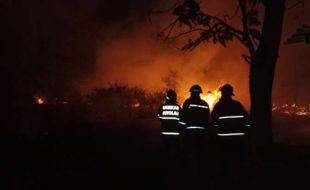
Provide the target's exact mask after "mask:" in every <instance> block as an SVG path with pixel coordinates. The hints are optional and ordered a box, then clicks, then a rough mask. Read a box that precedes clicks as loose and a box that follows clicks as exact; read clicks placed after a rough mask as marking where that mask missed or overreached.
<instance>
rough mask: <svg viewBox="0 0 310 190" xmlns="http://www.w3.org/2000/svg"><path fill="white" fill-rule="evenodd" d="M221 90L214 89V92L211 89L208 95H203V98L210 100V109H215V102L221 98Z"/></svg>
mask: <svg viewBox="0 0 310 190" xmlns="http://www.w3.org/2000/svg"><path fill="white" fill-rule="evenodd" d="M220 97H221V92H219V91H218V90H214V91H213V92H211V91H209V92H208V94H207V95H202V96H201V98H202V99H203V100H205V101H206V102H208V104H209V106H210V109H213V107H214V105H215V103H216V102H217V101H218V100H219V99H220Z"/></svg>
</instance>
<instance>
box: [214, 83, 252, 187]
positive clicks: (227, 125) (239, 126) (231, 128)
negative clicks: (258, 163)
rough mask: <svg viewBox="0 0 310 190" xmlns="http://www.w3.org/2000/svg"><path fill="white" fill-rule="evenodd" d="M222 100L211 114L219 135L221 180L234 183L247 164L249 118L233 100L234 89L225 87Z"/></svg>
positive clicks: (226, 85) (227, 85) (242, 108)
mask: <svg viewBox="0 0 310 190" xmlns="http://www.w3.org/2000/svg"><path fill="white" fill-rule="evenodd" d="M219 90H220V91H221V94H222V96H221V98H220V100H219V102H218V103H216V104H215V106H214V108H213V111H212V113H211V120H212V125H213V126H214V129H215V132H216V134H217V140H218V141H217V142H218V145H219V146H218V148H219V158H220V159H219V160H220V165H219V166H220V171H221V172H220V173H221V174H220V175H221V178H225V176H226V177H227V178H226V179H228V180H233V181H234V179H233V178H234V176H240V175H239V174H237V173H238V172H240V171H242V165H243V164H244V163H246V155H247V141H248V140H247V139H248V130H249V127H250V125H249V116H248V114H247V112H246V111H245V109H244V107H243V106H242V104H241V103H240V102H238V101H236V100H233V99H232V96H234V92H233V87H232V86H231V85H230V84H225V85H223V86H222V87H221V88H220V89H219Z"/></svg>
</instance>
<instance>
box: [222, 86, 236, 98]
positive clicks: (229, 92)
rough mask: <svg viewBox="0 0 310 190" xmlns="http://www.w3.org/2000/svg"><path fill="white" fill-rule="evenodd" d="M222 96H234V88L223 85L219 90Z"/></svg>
mask: <svg viewBox="0 0 310 190" xmlns="http://www.w3.org/2000/svg"><path fill="white" fill-rule="evenodd" d="M220 91H221V92H222V94H225V95H229V96H234V95H235V94H234V88H233V87H232V86H231V85H230V84H225V85H223V86H222V87H221V88H220Z"/></svg>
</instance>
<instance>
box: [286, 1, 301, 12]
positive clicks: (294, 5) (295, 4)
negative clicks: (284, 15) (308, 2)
mask: <svg viewBox="0 0 310 190" xmlns="http://www.w3.org/2000/svg"><path fill="white" fill-rule="evenodd" d="M303 2H305V0H299V1H297V2H296V3H294V4H293V5H291V6H289V7H287V8H286V9H285V10H286V11H288V10H291V9H293V8H295V7H297V6H298V5H299V4H301V3H303Z"/></svg>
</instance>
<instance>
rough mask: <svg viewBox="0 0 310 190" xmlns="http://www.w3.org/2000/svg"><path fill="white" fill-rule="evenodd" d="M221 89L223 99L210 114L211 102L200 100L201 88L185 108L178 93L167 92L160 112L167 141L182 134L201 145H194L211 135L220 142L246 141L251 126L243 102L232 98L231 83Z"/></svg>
mask: <svg viewBox="0 0 310 190" xmlns="http://www.w3.org/2000/svg"><path fill="white" fill-rule="evenodd" d="M219 90H220V91H221V98H220V100H219V101H218V102H217V103H216V104H215V106H214V108H213V110H212V113H211V114H210V107H209V105H208V103H207V102H206V101H204V100H202V99H201V97H200V94H201V93H202V88H201V87H200V86H199V85H193V86H192V87H191V88H190V93H191V95H190V97H189V98H188V99H187V100H186V101H185V102H184V104H183V106H182V107H181V106H180V105H179V104H178V103H177V94H176V92H175V91H174V90H168V91H167V93H166V101H165V103H164V104H163V105H161V106H160V109H159V112H158V117H159V119H160V121H161V133H162V135H163V136H164V139H170V138H171V137H172V136H174V137H176V136H177V137H178V136H181V135H182V137H184V138H185V139H187V143H191V144H193V146H198V145H197V144H196V145H195V143H192V142H195V141H196V142H197V140H199V139H201V138H206V136H207V137H208V136H209V137H210V136H212V135H214V136H216V137H218V138H217V139H219V140H220V141H221V140H224V141H225V140H231V139H244V138H245V137H246V136H247V131H248V128H249V127H250V124H249V116H248V114H247V112H246V111H245V109H244V107H243V106H242V104H241V103H240V102H238V101H236V100H233V99H232V96H234V92H233V87H232V86H231V85H230V84H225V85H223V86H222V87H221V88H220V89H219ZM210 115H211V116H210ZM198 142H199V141H198ZM192 148H195V147H192Z"/></svg>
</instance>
